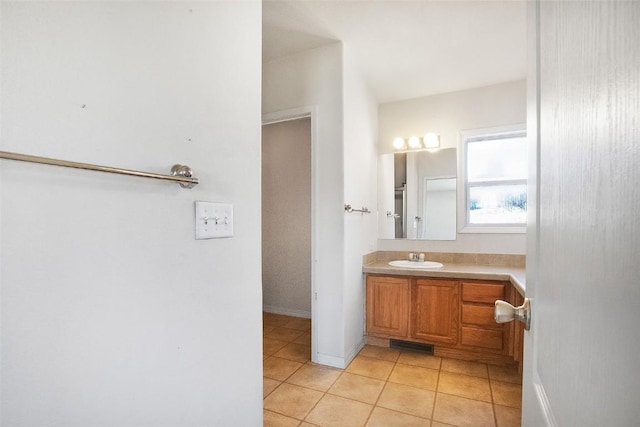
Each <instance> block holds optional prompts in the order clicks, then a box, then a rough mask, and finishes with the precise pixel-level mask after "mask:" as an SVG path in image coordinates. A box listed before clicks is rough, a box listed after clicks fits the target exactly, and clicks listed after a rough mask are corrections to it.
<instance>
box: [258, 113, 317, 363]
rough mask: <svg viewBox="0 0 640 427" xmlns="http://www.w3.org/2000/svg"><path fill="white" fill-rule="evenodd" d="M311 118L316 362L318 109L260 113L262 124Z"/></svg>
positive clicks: (313, 343)
mask: <svg viewBox="0 0 640 427" xmlns="http://www.w3.org/2000/svg"><path fill="white" fill-rule="evenodd" d="M304 118H310V119H311V361H312V362H314V363H318V345H317V340H318V333H317V331H318V324H317V322H316V321H315V320H316V318H317V307H316V305H317V301H318V297H317V289H316V285H317V283H318V281H317V268H316V266H317V264H318V254H319V253H320V251H319V249H318V233H319V227H318V217H319V216H318V206H319V203H318V194H319V191H318V182H319V180H318V170H319V169H318V159H319V156H318V141H319V140H320V138H319V135H318V129H319V127H318V109H317V106H315V105H310V106H304V107H299V108H292V109H288V110H282V111H275V112H273V113H267V114H263V115H262V126H264V125H271V124H275V123H281V122H288V121H292V120H298V119H304Z"/></svg>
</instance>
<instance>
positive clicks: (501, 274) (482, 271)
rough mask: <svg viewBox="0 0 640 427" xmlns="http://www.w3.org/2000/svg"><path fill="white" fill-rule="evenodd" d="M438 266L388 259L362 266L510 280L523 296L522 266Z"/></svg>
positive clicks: (406, 272) (381, 271)
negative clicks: (402, 263) (394, 264)
mask: <svg viewBox="0 0 640 427" xmlns="http://www.w3.org/2000/svg"><path fill="white" fill-rule="evenodd" d="M442 264H443V265H442V267H440V268H405V267H392V266H390V265H389V261H375V262H373V263H370V264H366V265H363V266H362V271H363V272H364V273H370V274H386V275H394V276H415V277H448V278H455V279H480V280H482V279H485V280H504V281H510V282H511V283H512V284H513V285H514V286H515V288H516V289H517V290H518V292H519V293H520V295H522V296H525V291H526V275H525V269H524V268H516V267H507V266H501V265H481V264H454V263H442Z"/></svg>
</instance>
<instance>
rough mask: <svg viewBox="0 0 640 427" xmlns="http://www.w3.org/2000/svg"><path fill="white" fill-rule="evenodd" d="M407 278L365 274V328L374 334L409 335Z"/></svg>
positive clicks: (405, 336) (397, 336) (409, 295)
mask: <svg viewBox="0 0 640 427" xmlns="http://www.w3.org/2000/svg"><path fill="white" fill-rule="evenodd" d="M410 280H411V279H409V278H404V277H386V276H367V292H366V293H367V295H366V297H367V304H366V315H367V332H368V333H369V334H372V335H376V336H383V337H393V338H407V337H408V336H409V311H410V298H411V294H410Z"/></svg>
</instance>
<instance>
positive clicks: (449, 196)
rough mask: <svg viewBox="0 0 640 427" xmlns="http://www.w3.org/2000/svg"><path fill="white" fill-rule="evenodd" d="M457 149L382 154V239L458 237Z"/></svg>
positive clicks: (380, 190)
mask: <svg viewBox="0 0 640 427" xmlns="http://www.w3.org/2000/svg"><path fill="white" fill-rule="evenodd" d="M456 176H457V153H456V149H455V148H444V149H439V150H431V151H415V152H406V153H392V154H383V155H381V156H380V163H379V171H378V180H379V182H378V189H379V194H378V201H379V206H378V211H379V212H380V217H379V225H378V237H379V238H380V239H413V240H456V191H457V189H456V182H457V178H456Z"/></svg>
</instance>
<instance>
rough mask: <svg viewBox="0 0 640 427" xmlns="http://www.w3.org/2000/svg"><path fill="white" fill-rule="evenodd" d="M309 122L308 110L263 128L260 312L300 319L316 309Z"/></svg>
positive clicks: (271, 118) (276, 117)
mask: <svg viewBox="0 0 640 427" xmlns="http://www.w3.org/2000/svg"><path fill="white" fill-rule="evenodd" d="M313 124H314V123H313V114H312V110H311V109H308V110H291V111H284V112H279V113H274V114H269V115H266V116H264V117H263V127H262V269H263V273H262V282H263V284H262V287H263V311H264V312H266V313H275V314H280V315H287V316H293V317H297V318H303V319H313V312H314V301H313V298H312V295H313V289H314V279H313V278H314V271H313V270H314V268H313V259H314V258H313V257H314V253H315V250H314V242H315V241H316V239H314V238H313V236H314V235H315V232H314V230H315V227H314V215H313V208H314V206H315V203H314V193H315V192H314V191H313V182H314V178H313V177H314V170H315V168H314V167H313V158H314V156H313V140H314V138H313ZM315 330H316V325H315V324H313V322H312V329H311V336H312V338H311V355H310V357H311V360H314V361H315V359H316V357H315V352H316V346H315V336H316V334H315Z"/></svg>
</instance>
